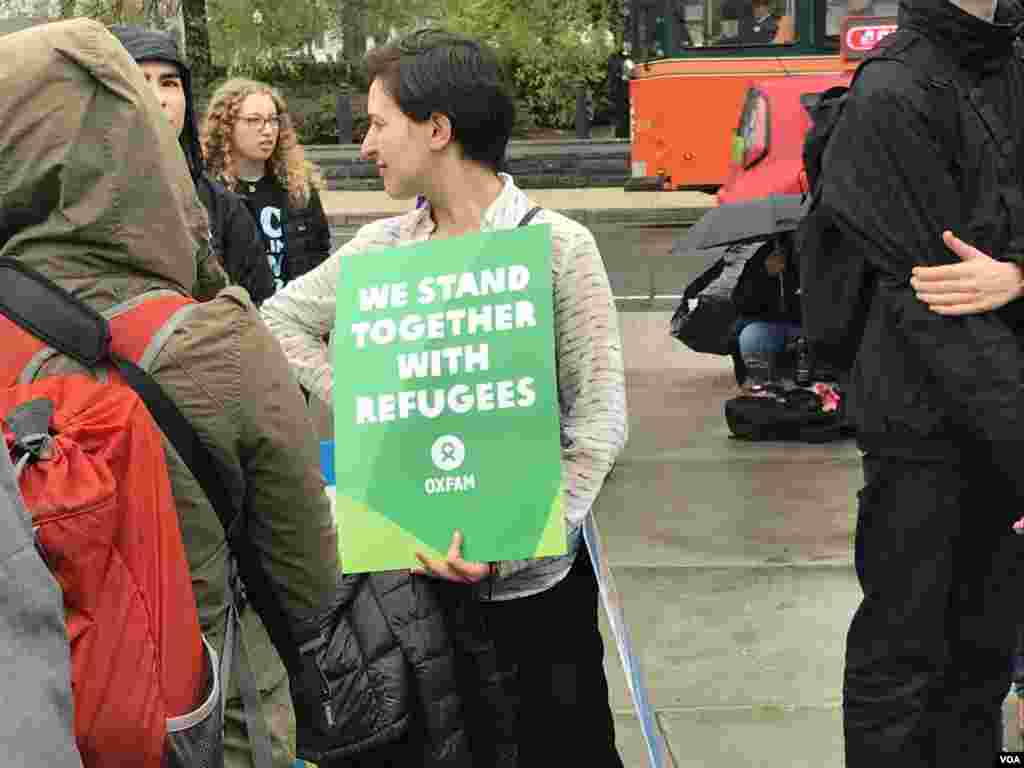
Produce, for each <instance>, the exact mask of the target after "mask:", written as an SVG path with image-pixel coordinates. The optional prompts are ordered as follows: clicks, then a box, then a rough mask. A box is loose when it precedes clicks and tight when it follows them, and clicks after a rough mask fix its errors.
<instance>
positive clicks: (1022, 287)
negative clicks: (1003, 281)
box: [1007, 262, 1024, 300]
mask: <svg viewBox="0 0 1024 768" xmlns="http://www.w3.org/2000/svg"><path fill="white" fill-rule="evenodd" d="M1007 267H1009V269H1011V270H1012V271H1013V280H1014V288H1013V300H1016V299H1019V298H1021V297H1022V296H1024V266H1022V265H1020V264H1017V263H1014V262H1010V263H1009V264H1007Z"/></svg>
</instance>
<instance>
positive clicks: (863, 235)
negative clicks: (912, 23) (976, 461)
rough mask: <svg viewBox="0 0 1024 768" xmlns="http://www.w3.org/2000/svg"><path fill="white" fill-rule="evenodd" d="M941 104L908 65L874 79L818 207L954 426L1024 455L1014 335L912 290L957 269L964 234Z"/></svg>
mask: <svg viewBox="0 0 1024 768" xmlns="http://www.w3.org/2000/svg"><path fill="white" fill-rule="evenodd" d="M915 89H916V90H915ZM938 103H939V101H938V99H937V98H935V94H927V95H926V94H925V93H924V92H923V91H921V90H920V87H919V86H917V85H916V83H914V82H913V80H912V78H911V75H910V72H909V70H908V69H907V68H906V67H904V66H903V65H901V64H898V63H891V64H890V63H888V62H881V63H877V64H874V65H872V66H871V67H869V68H868V69H867V70H865V73H864V75H863V76H862V78H861V80H860V81H858V84H857V87H855V90H854V91H851V98H850V100H849V101H848V102H847V105H846V108H845V111H844V114H843V118H842V120H841V121H840V123H839V125H838V126H837V127H836V131H835V133H834V134H833V137H832V140H831V141H830V144H829V147H828V149H827V150H826V153H825V157H824V168H825V173H826V174H827V175H826V177H825V180H824V184H823V190H822V199H821V206H822V208H823V209H825V210H826V211H827V212H828V214H829V215H830V216H831V217H832V219H833V220H834V221H835V223H836V225H837V226H838V228H839V230H840V231H841V232H842V236H843V238H844V239H845V240H847V241H849V242H850V243H852V244H853V247H854V248H855V249H856V250H857V251H858V252H859V253H860V254H862V255H863V257H864V258H865V259H867V260H868V261H869V262H870V264H871V267H872V269H873V270H874V271H875V272H876V274H877V275H878V282H879V288H878V295H876V300H878V298H879V296H880V295H882V294H884V296H885V300H886V301H887V302H888V303H889V305H890V311H891V313H892V316H893V317H894V318H898V322H899V327H898V328H897V329H894V331H896V332H898V333H899V334H900V335H901V337H902V338H904V339H905V340H906V342H907V344H908V345H909V347H910V349H909V350H908V351H909V353H910V354H913V355H915V356H916V357H917V358H918V359H920V360H921V362H922V364H924V365H926V366H927V367H928V369H929V371H930V372H931V374H932V376H933V377H934V378H935V380H936V381H937V382H938V384H939V386H940V387H941V389H942V392H943V394H944V395H945V396H946V399H947V402H948V403H949V405H950V406H951V409H950V414H949V415H950V417H951V418H952V419H953V420H954V421H955V422H957V423H959V424H960V426H961V427H962V428H964V429H965V430H966V431H967V433H969V434H971V435H974V436H975V437H976V438H977V439H979V440H980V441H982V442H983V443H985V444H987V445H990V446H996V445H1000V444H1007V445H1010V444H1014V445H1016V444H1020V442H1021V440H1022V438H1024V409H1022V408H1021V405H1022V381H1021V373H1022V365H1021V363H1022V359H1021V354H1022V353H1021V350H1020V348H1019V345H1018V340H1017V338H1016V336H1015V334H1014V333H1013V331H1012V330H1011V329H1010V328H1009V327H1008V326H1007V325H1006V324H1005V323H1004V322H1003V321H1002V320H1001V319H1000V318H999V317H998V316H996V315H995V314H993V313H987V314H978V315H970V316H965V317H947V316H944V315H941V314H938V313H935V312H932V311H931V310H930V309H929V307H928V305H927V304H925V303H924V302H922V301H920V300H919V299H918V298H917V296H916V295H915V293H914V289H913V287H912V286H911V284H910V279H911V274H912V270H913V268H914V267H915V266H937V265H942V264H952V263H956V262H958V261H959V259H958V257H957V256H956V255H955V254H954V253H952V252H951V251H950V249H949V248H947V246H946V244H945V243H944V242H943V232H945V231H947V230H950V231H953V232H963V231H964V230H965V222H964V221H963V218H962V217H963V206H962V205H961V203H962V200H961V194H962V192H961V188H960V184H959V183H958V179H957V178H956V176H955V174H954V172H953V169H952V168H950V167H947V166H946V165H944V163H943V162H942V158H944V157H948V155H949V150H948V149H947V148H946V147H944V146H943V145H942V141H943V137H942V135H941V131H942V122H941V121H942V116H941V115H939V114H937V113H936V105H937V104H938ZM805 288H806V286H805Z"/></svg>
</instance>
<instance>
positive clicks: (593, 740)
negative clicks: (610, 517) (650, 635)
mask: <svg viewBox="0 0 1024 768" xmlns="http://www.w3.org/2000/svg"><path fill="white" fill-rule="evenodd" d="M480 608H481V610H482V611H484V614H485V617H484V618H485V620H486V622H487V627H488V629H489V631H490V633H491V635H492V637H493V638H494V641H495V644H496V645H497V652H498V655H499V663H500V664H501V665H502V666H503V667H506V668H515V669H516V670H517V672H516V675H515V690H514V691H513V693H514V695H515V696H516V697H517V698H518V699H519V706H518V709H519V723H518V732H519V739H518V742H519V766H520V768H544V767H545V766H563V765H564V766H570V765H579V766H586V768H623V766H622V760H621V758H620V757H619V753H618V752H617V751H616V748H615V723H614V720H613V719H612V712H611V707H610V705H609V703H608V681H607V678H606V677H605V674H604V644H603V641H602V639H601V633H600V631H599V630H598V623H597V613H598V589H597V579H596V578H595V576H594V568H593V566H592V565H591V564H590V556H589V555H588V553H587V550H586V547H585V546H583V545H582V544H581V546H580V551H579V554H578V555H577V556H576V561H575V562H574V563H573V566H572V568H571V569H570V571H569V575H567V576H566V577H565V578H564V579H563V580H562V581H561V582H559V583H558V584H557V585H555V586H554V587H552V588H551V589H549V590H547V591H545V592H542V593H540V594H538V595H532V596H530V597H524V598H520V599H518V600H502V601H495V602H490V603H481V604H480ZM423 738H424V736H423V733H422V730H421V727H420V726H419V725H414V726H413V727H412V728H411V729H410V731H409V732H408V733H407V734H406V735H405V736H404V737H403V738H402V739H401V740H400V741H399V742H396V743H392V744H388V745H386V746H384V747H380V748H378V749H376V750H373V751H372V752H369V753H366V754H363V755H358V756H354V757H351V758H346V759H344V760H338V761H335V762H332V763H331V764H330V765H329V766H326V765H325V766H322V768H335V766H337V768H342V767H344V768H390V767H391V766H395V767H396V768H397V767H398V766H401V767H402V768H406V767H408V768H415V766H418V765H421V764H422V754H423V751H422V750H423V746H422V740H423Z"/></svg>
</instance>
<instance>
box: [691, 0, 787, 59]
mask: <svg viewBox="0 0 1024 768" xmlns="http://www.w3.org/2000/svg"><path fill="white" fill-rule="evenodd" d="M679 5H680V6H681V8H682V21H683V22H684V24H685V32H684V33H683V34H681V35H680V42H681V43H682V44H683V45H684V46H685V45H688V46H690V47H699V46H716V45H729V46H733V45H773V44H785V43H792V42H796V25H795V24H794V11H795V5H796V0H679Z"/></svg>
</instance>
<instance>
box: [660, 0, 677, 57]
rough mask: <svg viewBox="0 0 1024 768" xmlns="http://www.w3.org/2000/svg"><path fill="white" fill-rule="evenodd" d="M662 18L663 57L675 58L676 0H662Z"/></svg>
mask: <svg viewBox="0 0 1024 768" xmlns="http://www.w3.org/2000/svg"><path fill="white" fill-rule="evenodd" d="M661 12H662V18H663V19H664V20H665V22H664V23H665V55H666V56H675V55H676V54H677V53H679V51H678V47H679V45H678V40H679V35H678V30H677V29H676V0H664V3H663V4H662V9H661Z"/></svg>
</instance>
